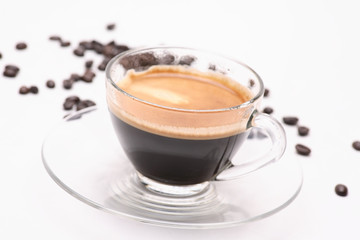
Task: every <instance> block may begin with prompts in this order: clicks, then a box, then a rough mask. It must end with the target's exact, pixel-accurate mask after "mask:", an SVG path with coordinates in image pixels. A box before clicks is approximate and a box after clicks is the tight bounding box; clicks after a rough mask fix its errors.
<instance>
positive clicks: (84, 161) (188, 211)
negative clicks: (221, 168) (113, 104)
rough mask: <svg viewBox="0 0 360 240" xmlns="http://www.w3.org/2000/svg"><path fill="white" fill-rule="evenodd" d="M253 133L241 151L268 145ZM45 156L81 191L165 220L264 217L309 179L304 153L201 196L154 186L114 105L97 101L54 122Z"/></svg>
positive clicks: (53, 170)
mask: <svg viewBox="0 0 360 240" xmlns="http://www.w3.org/2000/svg"><path fill="white" fill-rule="evenodd" d="M249 138H250V139H248V141H246V143H245V144H244V146H243V147H242V149H241V150H242V152H241V153H240V154H241V156H245V155H246V154H249V155H252V156H253V154H254V152H259V146H267V145H269V144H267V143H268V142H269V139H268V138H267V137H266V136H265V135H263V134H261V133H260V132H257V133H256V134H251V135H250V136H249ZM255 146H256V147H255ZM243 152H245V153H243ZM237 156H239V153H238V154H237ZM42 157H43V163H44V166H45V168H46V170H47V172H48V173H49V175H50V176H51V177H52V179H53V180H54V181H55V182H56V183H57V184H58V185H59V186H60V187H62V188H63V189H64V190H65V191H67V192H68V193H69V194H71V195H72V196H74V197H75V198H77V199H79V200H81V201H82V202H84V203H86V204H88V205H90V206H92V207H95V208H97V209H100V210H103V211H105V212H109V213H114V214H118V215H121V216H124V217H128V218H131V219H134V220H137V221H139V222H143V223H148V224H152V225H157V226H164V227H174V228H220V227H229V226H234V225H239V224H242V223H246V222H250V221H255V220H259V219H262V218H265V217H268V216H270V215H272V214H274V213H276V212H278V211H280V210H282V209H284V208H285V207H286V206H288V205H289V204H290V203H291V202H292V201H293V200H294V199H295V198H296V197H297V195H298V193H299V192H300V189H301V186H302V171H301V168H300V166H299V165H298V163H297V161H296V160H295V159H286V158H283V159H281V160H279V161H278V162H277V163H274V164H271V165H269V166H267V167H265V168H263V169H260V170H258V171H256V172H254V173H251V174H247V175H245V176H243V177H241V178H239V179H237V180H231V181H214V182H211V183H210V184H209V187H208V188H207V189H206V191H204V192H202V193H199V194H197V195H194V196H184V197H172V196H164V195H160V194H157V193H156V192H152V191H149V190H148V189H147V188H146V187H145V186H144V184H142V183H141V182H140V181H139V179H138V176H137V174H136V171H135V170H134V169H133V167H132V165H131V164H130V162H129V160H127V157H126V156H125V153H124V152H123V150H122V148H121V146H120V144H119V143H118V140H117V138H116V136H115V133H114V130H113V128H112V125H111V120H110V116H109V113H108V112H107V109H102V108H98V107H91V108H86V109H83V110H82V111H79V112H75V113H73V114H70V115H69V116H68V117H66V118H65V119H64V121H62V122H61V123H60V124H59V125H57V126H55V128H54V129H53V130H52V131H51V132H50V134H49V135H48V136H47V137H46V139H45V140H44V143H43V147H42ZM236 160H237V159H236V156H235V159H234V161H235V162H236Z"/></svg>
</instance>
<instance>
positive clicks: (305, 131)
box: [298, 126, 310, 136]
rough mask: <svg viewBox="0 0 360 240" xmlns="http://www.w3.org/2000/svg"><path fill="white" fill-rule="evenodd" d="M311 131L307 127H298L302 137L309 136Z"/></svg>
mask: <svg viewBox="0 0 360 240" xmlns="http://www.w3.org/2000/svg"><path fill="white" fill-rule="evenodd" d="M309 131H310V129H309V128H307V127H305V126H299V127H298V133H299V135H300V136H307V135H308V134H309Z"/></svg>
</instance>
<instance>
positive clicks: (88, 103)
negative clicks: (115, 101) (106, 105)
mask: <svg viewBox="0 0 360 240" xmlns="http://www.w3.org/2000/svg"><path fill="white" fill-rule="evenodd" d="M95 105H96V104H95V103H94V102H93V101H91V100H83V101H80V102H79V103H78V104H77V105H76V111H79V110H82V109H84V108H87V107H91V106H95Z"/></svg>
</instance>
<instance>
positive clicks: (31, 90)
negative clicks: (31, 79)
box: [29, 86, 39, 94]
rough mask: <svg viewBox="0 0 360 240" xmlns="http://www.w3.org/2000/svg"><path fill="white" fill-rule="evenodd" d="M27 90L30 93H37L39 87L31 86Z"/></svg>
mask: <svg viewBox="0 0 360 240" xmlns="http://www.w3.org/2000/svg"><path fill="white" fill-rule="evenodd" d="M29 91H30V92H31V93H34V94H37V93H38V92H39V88H38V87H37V86H31V87H30V89H29Z"/></svg>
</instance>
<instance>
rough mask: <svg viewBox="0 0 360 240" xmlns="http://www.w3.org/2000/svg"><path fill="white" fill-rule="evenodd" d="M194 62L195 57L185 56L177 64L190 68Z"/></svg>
mask: <svg viewBox="0 0 360 240" xmlns="http://www.w3.org/2000/svg"><path fill="white" fill-rule="evenodd" d="M194 61H195V57H193V56H190V55H185V56H182V57H181V58H180V61H179V64H180V65H188V66H190V65H191V64H192V63H193V62H194Z"/></svg>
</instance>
